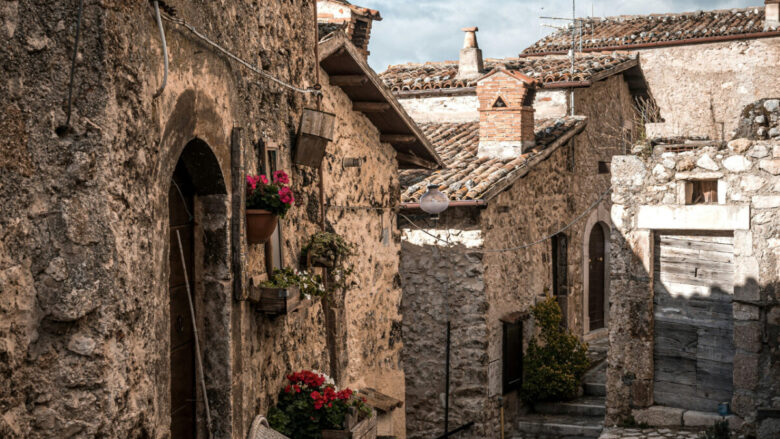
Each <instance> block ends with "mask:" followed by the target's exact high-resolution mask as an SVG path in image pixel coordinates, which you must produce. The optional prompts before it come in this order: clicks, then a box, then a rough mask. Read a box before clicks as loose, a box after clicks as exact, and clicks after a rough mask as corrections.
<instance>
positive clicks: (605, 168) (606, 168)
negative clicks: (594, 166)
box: [599, 162, 612, 174]
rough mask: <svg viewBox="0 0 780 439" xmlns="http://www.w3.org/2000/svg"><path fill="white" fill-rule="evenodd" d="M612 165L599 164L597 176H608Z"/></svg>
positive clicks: (608, 163)
mask: <svg viewBox="0 0 780 439" xmlns="http://www.w3.org/2000/svg"><path fill="white" fill-rule="evenodd" d="M611 167H612V163H610V162H599V174H609V173H610V172H612V171H611Z"/></svg>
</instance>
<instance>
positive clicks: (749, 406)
mask: <svg viewBox="0 0 780 439" xmlns="http://www.w3.org/2000/svg"><path fill="white" fill-rule="evenodd" d="M735 371H736V369H735ZM755 410H756V399H755V398H754V397H753V395H751V394H750V393H746V392H734V396H733V397H732V398H731V411H733V412H734V413H736V414H737V415H739V416H741V417H743V418H746V417H748V416H755V413H754V412H755Z"/></svg>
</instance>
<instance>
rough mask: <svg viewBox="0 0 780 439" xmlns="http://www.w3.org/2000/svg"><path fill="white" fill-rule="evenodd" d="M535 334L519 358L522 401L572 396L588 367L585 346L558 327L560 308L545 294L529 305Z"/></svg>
mask: <svg viewBox="0 0 780 439" xmlns="http://www.w3.org/2000/svg"><path fill="white" fill-rule="evenodd" d="M532 314H533V316H534V320H535V321H536V326H537V327H538V328H539V330H540V332H539V336H538V337H536V336H534V337H533V338H532V339H531V341H530V343H529V344H528V351H527V353H526V355H525V357H524V358H523V370H524V372H525V373H524V377H523V389H522V390H523V391H522V398H523V400H525V401H526V402H530V403H532V402H535V401H555V400H566V399H572V398H574V397H576V396H577V393H578V391H579V387H580V380H581V379H582V376H583V375H584V374H585V372H586V371H587V370H588V367H589V365H590V361H589V360H588V356H587V351H588V347H587V345H586V344H584V343H582V342H581V341H580V340H579V339H578V338H577V337H575V336H574V335H573V334H572V333H571V332H570V331H568V330H566V329H563V328H562V327H561V319H562V317H561V308H560V307H559V306H558V302H557V301H556V299H555V298H553V297H549V298H547V299H545V300H544V301H542V302H540V303H538V304H537V305H536V306H534V307H533V309H532Z"/></svg>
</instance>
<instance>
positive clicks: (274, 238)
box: [260, 145, 283, 274]
mask: <svg viewBox="0 0 780 439" xmlns="http://www.w3.org/2000/svg"><path fill="white" fill-rule="evenodd" d="M260 160H261V163H260V167H261V171H260V173H261V174H263V175H265V176H266V177H268V180H272V179H273V175H274V172H276V171H277V170H278V169H279V149H278V148H275V147H269V146H265V145H263V146H262V149H261V151H260ZM282 258H283V255H282V223H281V221H280V222H279V224H278V225H277V226H276V230H274V233H273V235H271V237H270V238H269V239H268V241H266V243H265V266H266V270H267V271H268V273H269V274H270V273H271V272H273V270H276V269H279V268H282Z"/></svg>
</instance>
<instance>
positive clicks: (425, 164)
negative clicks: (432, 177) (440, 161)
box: [396, 151, 436, 169]
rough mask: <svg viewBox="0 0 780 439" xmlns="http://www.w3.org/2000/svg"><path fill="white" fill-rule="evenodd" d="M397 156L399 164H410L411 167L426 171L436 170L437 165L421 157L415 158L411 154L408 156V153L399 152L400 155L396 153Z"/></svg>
mask: <svg viewBox="0 0 780 439" xmlns="http://www.w3.org/2000/svg"><path fill="white" fill-rule="evenodd" d="M396 156H397V157H398V161H399V162H403V163H408V164H411V165H417V166H421V167H423V168H425V169H434V168H436V163H432V162H429V161H427V160H423V159H421V158H420V157H417V156H414V155H411V154H407V153H404V152H400V151H399V152H398V153H396Z"/></svg>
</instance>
